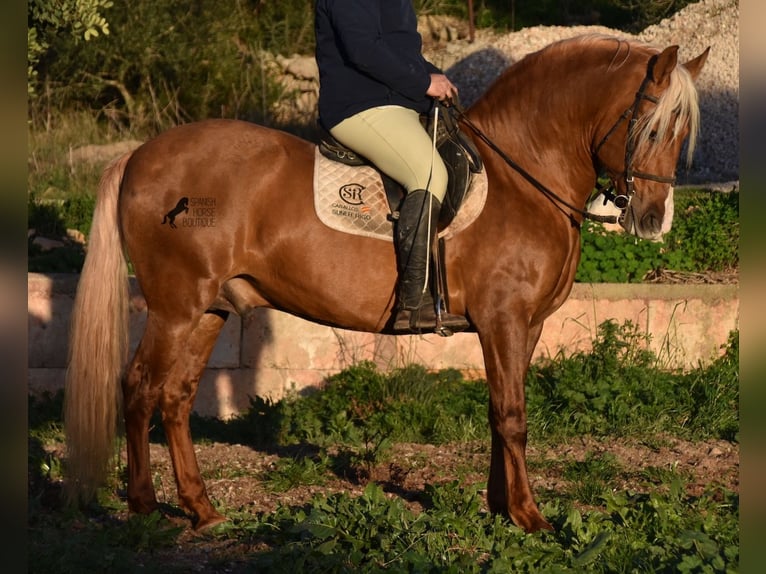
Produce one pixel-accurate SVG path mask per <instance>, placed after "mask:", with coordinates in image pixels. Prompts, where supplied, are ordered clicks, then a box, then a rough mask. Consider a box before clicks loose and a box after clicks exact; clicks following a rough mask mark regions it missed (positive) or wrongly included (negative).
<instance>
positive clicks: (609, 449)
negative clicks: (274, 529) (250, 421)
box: [151, 438, 739, 513]
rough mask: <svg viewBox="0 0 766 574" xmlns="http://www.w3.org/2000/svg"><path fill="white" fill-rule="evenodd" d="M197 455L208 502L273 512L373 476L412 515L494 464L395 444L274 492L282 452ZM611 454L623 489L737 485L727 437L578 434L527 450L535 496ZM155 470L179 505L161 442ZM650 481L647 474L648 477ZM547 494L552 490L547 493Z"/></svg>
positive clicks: (733, 450) (215, 447) (224, 448)
mask: <svg viewBox="0 0 766 574" xmlns="http://www.w3.org/2000/svg"><path fill="white" fill-rule="evenodd" d="M196 451H197V458H198V461H199V464H200V469H201V471H202V475H203V477H204V479H205V483H206V486H207V489H208V494H209V495H210V497H211V499H213V500H216V501H218V502H219V503H221V504H222V505H223V507H224V508H229V509H250V511H252V512H253V513H259V512H271V511H273V510H275V509H276V508H277V505H278V504H283V505H290V506H293V505H301V504H303V503H305V502H307V501H309V500H310V499H311V498H312V497H313V496H314V495H315V494H317V493H325V494H330V493H335V492H347V493H349V494H351V495H360V494H361V493H362V491H363V490H364V487H365V485H366V484H367V483H368V482H369V481H370V480H373V481H375V482H377V483H378V484H380V485H381V486H383V488H384V490H386V491H387V492H388V493H389V494H390V495H391V496H399V497H402V499H403V500H404V501H405V502H406V503H407V505H408V506H409V507H410V508H411V509H412V510H413V511H415V512H418V511H420V510H421V509H422V507H421V505H420V502H419V499H420V498H421V495H422V493H423V491H424V487H425V485H426V484H438V483H442V482H447V481H451V480H455V479H460V480H461V482H462V483H463V484H465V485H469V484H471V485H473V484H477V483H483V482H485V481H486V479H487V472H488V469H489V449H488V445H487V444H485V443H483V442H482V443H471V444H468V445H460V447H459V448H458V447H456V446H455V445H445V446H434V445H426V444H397V445H394V446H393V447H392V449H391V451H390V452H389V453H388V455H387V456H386V462H383V463H381V464H378V465H375V466H373V467H371V468H370V469H369V476H367V474H368V472H367V471H366V470H365V469H362V472H357V473H353V476H335V475H331V477H330V478H328V479H327V480H326V482H325V483H324V484H322V485H305V486H297V487H294V488H291V489H290V490H288V491H287V492H273V491H271V490H270V489H269V488H268V485H267V484H266V482H265V480H264V478H266V477H268V475H269V472H270V471H271V470H273V469H274V468H275V464H276V462H277V460H278V459H279V458H280V456H290V454H288V453H281V454H275V453H265V452H259V451H256V450H253V449H252V448H250V447H248V446H244V445H232V444H222V443H213V444H205V445H197V446H196ZM599 455H602V456H610V457H614V458H613V459H614V462H615V463H616V464H617V465H618V467H619V468H620V472H619V473H618V476H619V477H620V478H619V479H618V480H619V482H620V484H619V488H621V489H626V490H628V489H632V490H641V484H640V483H641V478H640V476H641V473H642V472H643V471H646V470H666V471H674V472H675V473H677V474H679V475H680V476H682V477H684V479H685V483H686V488H687V491H688V493H689V494H690V495H692V496H694V495H699V494H701V493H702V492H703V490H704V489H705V488H706V487H708V486H710V485H720V486H723V487H725V488H727V489H729V490H732V491H738V490H739V445H738V444H735V443H729V442H726V441H705V442H694V443H692V442H687V441H682V440H679V439H675V438H663V439H659V440H657V441H653V444H651V445H647V444H642V443H639V442H637V441H635V440H632V439H610V440H609V441H608V442H605V441H598V440H595V439H587V438H584V439H576V440H571V441H569V442H567V443H566V444H560V445H558V446H556V447H554V448H550V447H546V448H545V449H541V448H537V447H535V445H534V444H533V443H532V444H530V446H529V447H528V449H527V460H528V462H529V467H530V480H531V482H532V487H533V489H534V490H535V491H536V492H537V493H538V496H539V493H542V492H548V493H551V492H553V493H555V492H556V491H563V490H565V489H566V488H567V486H568V481H567V480H566V479H565V478H564V476H563V473H562V467H563V466H564V465H566V464H568V463H572V462H575V461H580V462H581V461H583V460H585V458H586V456H590V457H594V456H599ZM151 457H152V473H153V476H154V479H155V486H156V487H157V497H158V499H159V500H160V502H164V503H169V504H173V505H175V504H176V503H177V498H176V492H175V482H174V479H173V473H172V467H171V463H170V456H169V454H168V451H167V449H166V448H165V447H164V446H163V445H158V444H152V445H151ZM643 482H644V483H645V482H646V479H644V480H643ZM546 496H549V494H546Z"/></svg>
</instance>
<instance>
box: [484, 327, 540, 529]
mask: <svg viewBox="0 0 766 574" xmlns="http://www.w3.org/2000/svg"><path fill="white" fill-rule="evenodd" d="M541 330H542V325H540V326H539V327H537V328H534V329H532V330H531V331H530V332H529V333H528V334H527V333H522V332H520V333H518V334H517V335H516V336H515V337H513V336H511V337H505V336H499V337H498V336H493V337H484V338H483V339H482V346H483V348H484V359H485V365H486V369H487V381H488V383H489V392H490V405H489V421H490V427H491V431H492V459H491V463H490V472H489V481H488V485H487V502H488V504H489V508H490V510H491V511H492V512H496V513H499V514H503V515H506V516H510V518H511V520H513V522H514V523H515V524H516V525H517V526H519V527H521V528H523V529H524V530H526V531H527V532H534V531H536V530H541V529H552V527H551V525H550V524H549V523H548V522H547V521H546V520H545V518H543V516H542V514H541V513H540V510H539V509H538V508H537V504H536V503H535V499H534V496H533V494H532V489H531V488H530V485H529V477H528V475H527V463H526V446H527V413H526V400H525V396H524V382H525V378H526V373H527V369H528V367H529V362H530V360H531V358H532V352H533V351H534V348H535V345H536V344H537V340H538V339H539V337H540V332H541Z"/></svg>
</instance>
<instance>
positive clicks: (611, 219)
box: [452, 103, 617, 227]
mask: <svg viewBox="0 0 766 574" xmlns="http://www.w3.org/2000/svg"><path fill="white" fill-rule="evenodd" d="M452 106H453V107H454V108H455V111H456V112H457V116H458V119H459V120H460V121H462V122H463V123H465V124H466V125H467V126H468V127H469V128H471V129H472V130H473V132H474V133H475V134H476V135H477V136H478V137H479V139H480V140H481V141H483V142H484V143H485V144H487V145H488V146H489V147H490V148H491V149H492V151H494V152H495V153H496V154H497V155H499V156H500V157H501V158H502V159H503V161H505V163H507V164H508V165H509V166H511V167H512V168H513V169H514V170H516V171H517V172H518V173H519V174H520V175H521V176H522V177H523V178H524V179H526V180H527V181H528V182H529V183H531V184H532V185H533V186H534V187H535V188H536V189H537V190H538V191H540V192H541V193H542V194H543V195H544V196H545V197H547V198H548V199H549V200H551V202H552V203H553V204H554V205H556V207H557V208H558V209H559V210H560V211H561V212H562V213H564V214H565V215H567V217H569V219H570V220H571V221H572V223H573V224H574V225H576V226H577V227H579V226H580V224H579V222H577V221H576V220H575V219H574V217H573V216H572V214H571V213H566V211H564V209H562V206H563V207H566V208H567V209H569V210H571V211H574V212H575V213H578V214H580V215H581V216H582V217H583V218H585V219H590V220H592V221H598V222H600V223H616V222H617V218H616V217H615V216H614V215H599V214H597V213H591V212H590V211H587V210H584V209H580V208H579V207H577V206H575V205H572V204H571V203H569V202H568V201H566V200H565V199H563V198H561V197H560V196H559V195H558V194H556V192H554V191H551V190H550V189H548V188H547V187H546V186H545V185H543V184H542V183H540V182H539V181H538V180H537V179H536V178H535V177H534V176H533V175H532V174H530V173H529V172H528V171H527V170H525V169H524V168H523V167H521V166H520V165H519V164H518V163H516V162H515V161H513V159H511V158H510V157H508V155H507V154H506V153H505V152H504V151H503V150H501V149H500V148H499V147H498V146H497V144H495V142H493V141H492V140H491V139H490V138H489V137H487V135H486V134H485V133H484V132H482V131H481V130H480V129H479V128H478V127H477V126H476V124H474V123H473V122H472V121H471V120H470V119H469V118H468V116H466V115H465V110H464V109H463V108H462V107H461V106H460V104H456V103H453V104H452ZM557 204H558V205H557Z"/></svg>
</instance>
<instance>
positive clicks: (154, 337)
mask: <svg viewBox="0 0 766 574" xmlns="http://www.w3.org/2000/svg"><path fill="white" fill-rule="evenodd" d="M190 331H191V325H190V326H189V327H188V328H183V327H180V326H178V325H173V326H168V325H165V324H164V323H163V322H162V321H161V320H160V319H159V318H158V317H157V316H156V315H155V314H153V313H151V312H150V313H149V315H148V316H147V320H146V330H145V331H144V335H143V337H142V338H141V342H140V343H139V345H138V349H136V354H135V355H134V357H133V360H132V361H131V363H130V366H129V367H128V370H127V371H126V373H125V377H124V379H123V382H122V392H123V398H124V404H123V410H124V417H125V438H126V443H127V454H128V508H129V509H130V510H131V511H132V512H138V513H140V514H147V513H149V512H151V511H153V510H155V509H156V508H157V506H158V504H157V498H156V496H155V493H154V486H153V485H152V478H151V471H150V466H149V464H150V463H149V423H150V420H151V417H152V414H153V413H154V410H155V409H156V408H157V404H158V401H159V397H160V394H161V392H162V386H163V384H164V382H165V381H166V380H167V377H168V375H169V374H170V372H171V370H172V368H173V365H174V363H175V361H176V358H177V356H178V355H180V354H181V349H182V348H183V342H184V341H185V340H186V339H187V338H188V336H189V332H190Z"/></svg>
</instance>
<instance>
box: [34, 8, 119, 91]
mask: <svg viewBox="0 0 766 574" xmlns="http://www.w3.org/2000/svg"><path fill="white" fill-rule="evenodd" d="M111 6H112V0H59V1H58V2H49V1H47V0H29V2H28V4H27V22H28V24H27V62H28V64H27V91H28V93H29V94H33V93H34V81H35V79H36V77H37V70H36V66H37V63H38V62H39V61H40V58H41V57H42V56H43V55H44V54H45V52H46V51H47V50H48V48H49V47H50V42H51V41H52V40H53V38H54V37H55V36H56V35H58V34H60V33H62V32H66V33H67V34H68V37H69V39H70V41H72V42H73V43H74V44H78V43H79V42H80V40H85V41H88V40H90V39H92V38H95V37H97V36H99V35H100V34H103V35H107V34H109V23H108V22H107V21H106V18H105V17H104V16H103V13H104V11H105V10H107V9H108V8H110V7H111Z"/></svg>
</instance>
